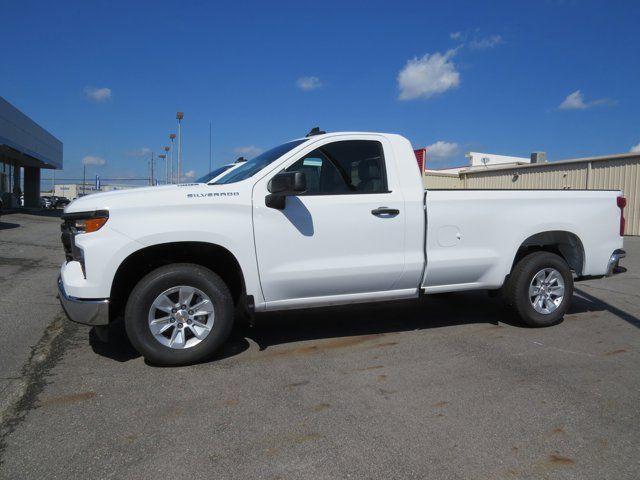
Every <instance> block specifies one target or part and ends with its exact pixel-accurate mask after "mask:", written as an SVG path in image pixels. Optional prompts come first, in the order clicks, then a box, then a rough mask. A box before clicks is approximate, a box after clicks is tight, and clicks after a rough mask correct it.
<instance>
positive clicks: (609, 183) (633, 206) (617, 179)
mask: <svg viewBox="0 0 640 480" xmlns="http://www.w3.org/2000/svg"><path fill="white" fill-rule="evenodd" d="M589 184H590V188H594V189H620V190H622V192H623V193H624V196H625V197H626V198H627V208H626V209H625V215H624V216H625V218H626V220H627V229H626V230H627V233H628V234H629V235H640V194H639V192H640V158H638V159H631V160H626V161H625V160H612V161H609V162H594V163H593V164H592V166H591V177H590V180H589Z"/></svg>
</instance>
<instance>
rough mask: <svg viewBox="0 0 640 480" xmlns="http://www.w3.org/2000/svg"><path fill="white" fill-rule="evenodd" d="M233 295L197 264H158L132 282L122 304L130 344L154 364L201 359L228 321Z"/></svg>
mask: <svg viewBox="0 0 640 480" xmlns="http://www.w3.org/2000/svg"><path fill="white" fill-rule="evenodd" d="M233 313H234V306H233V299H232V298H231V293H230V292H229V289H228V288H227V286H226V284H225V283H224V281H223V280H222V279H221V278H220V277H219V276H218V275H216V274H215V273H213V272H212V271H211V270H209V269H207V268H204V267H201V266H200V265H195V264H188V263H178V264H173V265H167V266H164V267H160V268H157V269H156V270H153V271H152V272H150V273H149V274H147V275H146V276H145V277H144V278H143V279H142V280H140V282H138V284H137V285H136V286H135V288H134V289H133V291H132V292H131V295H130V296H129V299H128V301H127V306H126V308H125V316H124V321H125V328H126V331H127V336H128V337H129V340H130V341H131V343H132V344H133V346H134V347H135V348H136V350H138V352H140V354H142V356H144V358H145V359H147V360H148V361H149V362H151V363H154V364H157V365H184V364H189V363H195V362H199V361H202V360H205V359H207V358H209V357H211V355H212V354H213V353H214V352H215V351H216V350H217V349H218V348H219V347H220V346H221V345H222V344H223V343H224V342H225V340H226V339H227V338H228V337H229V334H230V333H231V328H232V326H233Z"/></svg>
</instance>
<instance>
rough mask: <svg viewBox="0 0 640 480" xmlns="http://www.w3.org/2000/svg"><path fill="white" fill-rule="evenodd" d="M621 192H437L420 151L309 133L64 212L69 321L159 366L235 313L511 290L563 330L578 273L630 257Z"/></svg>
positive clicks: (513, 301) (396, 141)
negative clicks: (106, 332) (426, 177)
mask: <svg viewBox="0 0 640 480" xmlns="http://www.w3.org/2000/svg"><path fill="white" fill-rule="evenodd" d="M624 205H625V200H624V197H622V195H621V192H619V191H556V190H526V191H516V190H504V191H501V190H484V191H483V190H428V191H425V189H424V188H423V184H422V179H421V176H420V172H419V170H418V168H417V166H416V159H415V156H414V153H413V149H412V147H411V145H410V143H409V142H408V141H407V140H406V139H405V138H403V137H401V136H399V135H393V134H384V133H359V132H355V133H354V132H343V133H329V134H325V133H324V132H320V131H318V130H317V129H314V130H312V131H311V132H310V134H309V135H307V136H306V137H305V138H300V139H297V140H292V141H289V142H286V143H284V144H282V145H279V146H277V147H275V148H273V149H271V150H268V151H266V152H264V153H262V154H261V155H258V156H257V157H256V158H254V159H252V160H250V161H248V162H245V163H242V164H241V165H240V166H237V167H235V168H234V169H233V170H231V171H227V172H226V173H224V174H223V175H222V176H218V177H215V178H213V179H212V180H210V181H209V182H207V183H196V184H186V185H170V186H164V187H152V188H141V189H136V190H127V191H117V192H109V193H101V194H95V195H91V196H88V197H84V198H81V199H78V200H76V201H74V202H73V203H71V204H70V205H69V206H68V207H67V208H66V209H65V214H64V216H63V228H62V231H63V234H62V240H63V244H64V248H65V253H66V260H67V261H66V262H65V263H64V265H62V268H61V272H60V279H59V293H60V299H61V302H62V305H63V306H64V308H65V311H66V312H67V315H68V316H69V318H70V319H72V320H74V321H76V322H80V323H85V324H89V325H95V326H99V327H103V326H105V325H107V324H108V323H109V322H110V321H112V320H113V319H115V318H118V317H122V316H123V317H124V322H125V327H126V331H127V335H128V337H129V339H130V340H131V343H132V344H133V345H134V346H135V348H136V349H137V350H138V351H139V352H140V353H141V354H142V355H144V356H145V357H146V358H147V359H148V360H149V361H151V362H154V363H158V364H165V365H178V364H185V363H190V362H196V361H201V360H203V359H205V358H207V357H209V356H210V355H211V354H212V353H213V352H214V351H216V350H217V349H218V348H219V347H220V346H221V345H222V344H223V343H224V342H225V340H226V339H227V337H228V335H229V333H230V331H231V328H232V325H233V321H234V311H238V310H239V311H244V312H249V313H253V312H264V311H275V310H283V309H298V308H308V307H321V306H327V305H341V304H349V303H360V302H377V301H385V300H398V299H414V298H417V297H418V296H420V295H430V294H434V293H441V292H456V291H463V290H492V291H497V290H500V291H502V292H503V294H504V297H505V299H506V302H507V303H508V304H509V305H510V306H511V307H512V309H513V311H514V313H515V314H516V315H517V316H518V317H519V318H520V319H521V320H522V321H523V322H524V323H525V324H527V325H530V326H534V327H542V326H548V325H553V324H555V323H557V322H558V321H560V319H561V318H562V316H563V315H564V314H565V312H566V311H567V309H568V308H569V306H570V304H571V297H572V295H573V282H574V278H577V279H580V278H588V277H593V276H605V275H611V274H613V273H616V272H617V271H618V270H619V267H618V262H619V260H620V258H622V257H624V255H625V253H624V251H623V250H622V246H623V237H622V235H623V228H624V218H623V208H624Z"/></svg>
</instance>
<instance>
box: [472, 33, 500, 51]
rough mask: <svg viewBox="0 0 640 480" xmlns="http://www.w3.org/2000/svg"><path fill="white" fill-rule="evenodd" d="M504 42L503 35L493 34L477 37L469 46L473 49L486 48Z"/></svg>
mask: <svg viewBox="0 0 640 480" xmlns="http://www.w3.org/2000/svg"><path fill="white" fill-rule="evenodd" d="M501 43H502V37H501V36H500V35H491V36H490V37H484V38H479V39H478V38H476V39H474V40H471V41H470V42H469V48H471V49H472V50H486V49H488V48H493V47H495V46H497V45H500V44H501Z"/></svg>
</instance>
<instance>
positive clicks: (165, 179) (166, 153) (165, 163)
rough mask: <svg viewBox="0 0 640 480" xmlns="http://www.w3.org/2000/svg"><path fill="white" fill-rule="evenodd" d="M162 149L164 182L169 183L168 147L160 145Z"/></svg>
mask: <svg viewBox="0 0 640 480" xmlns="http://www.w3.org/2000/svg"><path fill="white" fill-rule="evenodd" d="M162 149H163V150H164V158H165V160H164V177H165V178H164V183H166V184H167V185H169V178H170V177H169V170H170V169H169V167H170V164H169V147H162Z"/></svg>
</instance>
